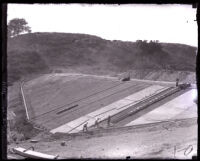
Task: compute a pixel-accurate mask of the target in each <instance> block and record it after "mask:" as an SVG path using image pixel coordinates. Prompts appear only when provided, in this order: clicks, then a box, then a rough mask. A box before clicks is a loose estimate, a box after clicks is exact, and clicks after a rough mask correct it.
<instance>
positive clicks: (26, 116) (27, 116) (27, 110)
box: [21, 82, 30, 120]
mask: <svg viewBox="0 0 200 161" xmlns="http://www.w3.org/2000/svg"><path fill="white" fill-rule="evenodd" d="M23 85H24V82H22V83H21V93H22V98H23V102H24V107H25V110H26V117H27V119H28V120H29V119H30V118H29V115H28V110H27V105H26V100H25V96H24V91H23Z"/></svg>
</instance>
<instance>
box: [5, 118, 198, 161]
mask: <svg viewBox="0 0 200 161" xmlns="http://www.w3.org/2000/svg"><path fill="white" fill-rule="evenodd" d="M52 138H54V139H52ZM37 139H40V141H39V142H38V143H30V142H28V141H26V142H24V143H21V144H18V146H20V147H24V148H28V147H30V146H34V147H35V150H36V151H40V152H44V153H47V154H53V155H57V154H58V155H59V156H60V158H111V159H113V158H126V157H127V156H130V157H131V158H178V159H181V158H182V159H186V158H191V157H192V155H196V154H197V119H196V118H193V119H186V120H182V121H175V122H173V123H172V122H164V123H157V124H155V125H152V126H148V124H147V126H143V127H142V128H134V127H132V128H131V127H127V128H123V129H120V128H119V129H113V130H110V131H108V132H103V131H101V130H100V131H97V132H94V133H93V134H92V133H91V134H86V133H84V134H80V135H76V136H73V137H72V136H71V137H69V136H67V135H60V136H59V135H57V137H50V138H49V139H46V140H45V139H42V138H37ZM63 141H65V142H66V145H65V146H61V142H63ZM15 146H16V145H10V146H9V147H15Z"/></svg>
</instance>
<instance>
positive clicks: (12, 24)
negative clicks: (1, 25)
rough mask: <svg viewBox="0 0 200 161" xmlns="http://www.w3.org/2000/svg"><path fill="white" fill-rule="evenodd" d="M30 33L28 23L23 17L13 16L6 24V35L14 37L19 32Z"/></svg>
mask: <svg viewBox="0 0 200 161" xmlns="http://www.w3.org/2000/svg"><path fill="white" fill-rule="evenodd" d="M26 32H28V33H30V32H31V28H30V27H29V26H28V23H27V22H26V20H25V19H23V18H14V19H12V20H10V21H9V23H8V26H7V33H8V37H14V36H17V35H19V34H20V33H26Z"/></svg>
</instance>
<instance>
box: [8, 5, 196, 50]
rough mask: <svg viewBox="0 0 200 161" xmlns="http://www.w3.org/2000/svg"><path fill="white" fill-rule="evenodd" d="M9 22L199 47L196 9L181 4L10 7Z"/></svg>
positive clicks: (42, 29) (43, 29)
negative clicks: (17, 19)
mask: <svg viewBox="0 0 200 161" xmlns="http://www.w3.org/2000/svg"><path fill="white" fill-rule="evenodd" d="M7 18H8V22H9V20H11V19H13V18H24V19H25V20H26V21H27V22H28V25H29V26H30V27H31V29H32V32H64V33H83V34H90V35H96V36H99V37H101V38H104V39H107V40H122V41H136V40H148V41H150V40H159V41H160V42H168V43H180V44H187V45H192V46H196V47H197V44H198V41H197V40H198V37H197V22H196V21H194V20H196V9H194V8H192V5H180V4H173V5H172V4H166V5H154V4H123V5H117V4H116V5H108V4H107V5H103V4H102V5H97V4H95V5H94V4H93V5H92V4H8V12H7Z"/></svg>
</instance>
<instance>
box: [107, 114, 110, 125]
mask: <svg viewBox="0 0 200 161" xmlns="http://www.w3.org/2000/svg"><path fill="white" fill-rule="evenodd" d="M110 121H111V117H110V115H109V116H108V119H107V125H108V127H109V126H110Z"/></svg>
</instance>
